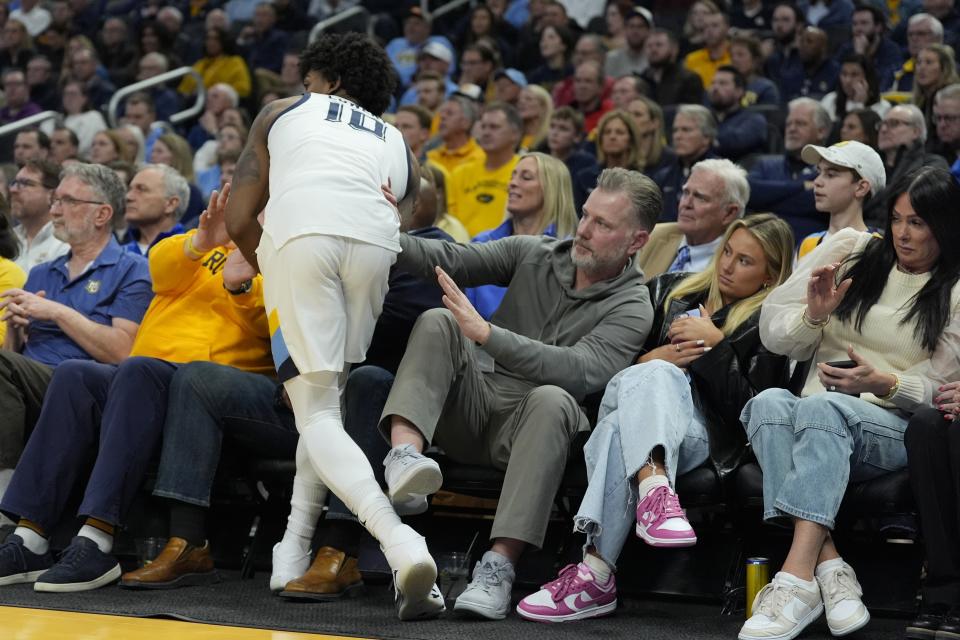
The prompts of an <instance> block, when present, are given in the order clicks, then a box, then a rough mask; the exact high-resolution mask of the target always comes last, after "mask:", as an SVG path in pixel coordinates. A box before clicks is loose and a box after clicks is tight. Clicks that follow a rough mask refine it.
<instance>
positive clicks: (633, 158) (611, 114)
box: [597, 109, 643, 170]
mask: <svg viewBox="0 0 960 640" xmlns="http://www.w3.org/2000/svg"><path fill="white" fill-rule="evenodd" d="M613 120H619V121H620V122H622V123H623V126H625V127H626V128H627V133H629V134H630V148H629V150H628V151H627V161H626V162H625V163H624V165H623V166H624V168H625V169H633V170H641V169H643V159H642V158H641V157H640V129H638V128H637V123H636V121H634V119H633V116H631V115H630V114H629V113H627V112H626V111H623V110H621V109H614V110H613V111H608V112H606V113H605V114H603V117H602V118H600V122H599V123H597V164H599V165H600V166H601V167H606V166H607V154H606V153H604V152H603V130H604V128H605V127H606V126H607V125H608V124H609V123H610V122H611V121H613Z"/></svg>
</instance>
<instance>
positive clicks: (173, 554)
mask: <svg viewBox="0 0 960 640" xmlns="http://www.w3.org/2000/svg"><path fill="white" fill-rule="evenodd" d="M215 582H220V576H218V575H217V571H216V569H214V568H213V558H211V557H210V543H209V542H207V543H206V544H205V545H203V547H194V546H192V545H191V544H190V543H188V542H187V541H186V540H184V539H183V538H170V540H169V541H168V542H167V546H165V547H164V548H163V551H161V552H160V555H158V556H157V557H156V559H155V560H154V561H153V562H151V563H150V564H148V565H147V566H145V567H143V568H142V569H137V570H136V571H131V572H129V573H125V574H123V576H122V577H121V578H120V586H121V587H127V588H128V589H175V588H177V587H185V586H189V585H199V584H213V583H215Z"/></svg>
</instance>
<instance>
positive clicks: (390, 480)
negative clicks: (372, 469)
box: [383, 444, 443, 505]
mask: <svg viewBox="0 0 960 640" xmlns="http://www.w3.org/2000/svg"><path fill="white" fill-rule="evenodd" d="M383 466H384V471H383V477H384V479H385V480H386V481H387V495H388V496H389V497H390V502H392V503H393V504H395V505H397V504H404V503H407V502H409V501H411V499H413V498H421V497H423V496H428V495H430V494H433V493H436V492H437V491H439V490H440V485H442V484H443V474H441V473H440V465H438V464H437V463H436V461H434V460H432V459H430V458H428V457H427V456H425V455H423V454H422V453H418V452H417V450H416V448H414V446H413V445H411V444H405V445H403V446H401V447H394V448H393V449H391V450H390V453H388V454H387V457H386V458H384V460H383ZM423 502H426V500H425V499H424V500H423Z"/></svg>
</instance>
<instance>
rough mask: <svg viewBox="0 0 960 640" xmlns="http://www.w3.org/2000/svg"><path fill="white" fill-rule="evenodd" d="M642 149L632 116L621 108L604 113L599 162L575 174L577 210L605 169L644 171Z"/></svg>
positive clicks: (598, 146) (574, 194) (574, 197)
mask: <svg viewBox="0 0 960 640" xmlns="http://www.w3.org/2000/svg"><path fill="white" fill-rule="evenodd" d="M640 153H641V151H640V129H639V128H638V127H637V123H636V121H635V120H634V119H633V117H632V116H631V115H630V114H629V113H627V112H626V111H621V110H620V109H614V110H613V111H608V112H607V113H605V114H604V115H603V117H602V118H600V122H599V123H597V164H595V165H594V166H592V167H587V168H586V169H581V170H580V171H578V172H577V175H575V176H574V177H573V201H574V206H575V207H576V210H577V211H579V210H580V208H581V207H582V206H583V203H584V202H586V201H587V196H589V195H590V192H591V191H593V189H594V187H596V186H597V178H599V177H600V172H602V171H603V170H604V169H610V168H613V167H622V168H624V169H630V170H633V171H642V170H643V163H644V159H643V157H641V155H640Z"/></svg>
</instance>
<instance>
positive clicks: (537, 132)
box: [517, 84, 553, 151]
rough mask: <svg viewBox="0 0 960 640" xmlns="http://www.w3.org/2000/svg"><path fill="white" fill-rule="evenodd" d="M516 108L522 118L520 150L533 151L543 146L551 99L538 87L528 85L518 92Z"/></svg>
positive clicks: (551, 106)
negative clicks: (518, 97)
mask: <svg viewBox="0 0 960 640" xmlns="http://www.w3.org/2000/svg"><path fill="white" fill-rule="evenodd" d="M517 108H518V109H519V111H520V117H521V118H523V138H522V139H521V140H520V150H521V151H533V150H535V149H537V148H539V147H540V145H542V144H543V142H544V141H545V140H546V139H547V134H548V133H549V132H550V116H552V115H553V98H551V97H550V94H549V93H548V92H547V90H546V89H544V88H543V87H541V86H540V85H536V84H528V85H527V86H526V87H524V89H523V91H521V92H520V99H519V101H518V102H517Z"/></svg>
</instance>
